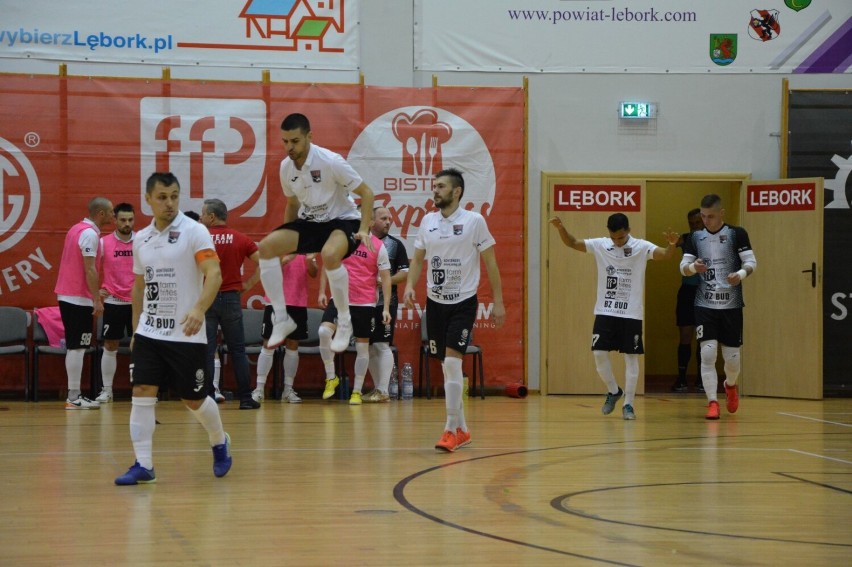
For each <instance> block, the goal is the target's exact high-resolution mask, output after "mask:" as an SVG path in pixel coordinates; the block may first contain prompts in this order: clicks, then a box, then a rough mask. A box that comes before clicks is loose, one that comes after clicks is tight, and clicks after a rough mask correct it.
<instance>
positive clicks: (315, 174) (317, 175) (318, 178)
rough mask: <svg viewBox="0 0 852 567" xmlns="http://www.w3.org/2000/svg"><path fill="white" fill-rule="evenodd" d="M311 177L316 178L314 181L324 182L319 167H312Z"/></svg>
mask: <svg viewBox="0 0 852 567" xmlns="http://www.w3.org/2000/svg"><path fill="white" fill-rule="evenodd" d="M311 179H313V180H314V183H322V172H321V171H320V170H319V169H312V170H311Z"/></svg>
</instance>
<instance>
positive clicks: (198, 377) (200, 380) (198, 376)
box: [193, 368, 204, 392]
mask: <svg viewBox="0 0 852 567" xmlns="http://www.w3.org/2000/svg"><path fill="white" fill-rule="evenodd" d="M203 387H204V369H203V368H199V369H198V370H196V371H195V388H193V391H195V392H200V391H201V388H203Z"/></svg>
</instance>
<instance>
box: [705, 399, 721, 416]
mask: <svg viewBox="0 0 852 567" xmlns="http://www.w3.org/2000/svg"><path fill="white" fill-rule="evenodd" d="M704 419H719V402H717V401H716V400H713V401H712V402H710V404H709V405H708V406H707V414H706V415H705V416H704Z"/></svg>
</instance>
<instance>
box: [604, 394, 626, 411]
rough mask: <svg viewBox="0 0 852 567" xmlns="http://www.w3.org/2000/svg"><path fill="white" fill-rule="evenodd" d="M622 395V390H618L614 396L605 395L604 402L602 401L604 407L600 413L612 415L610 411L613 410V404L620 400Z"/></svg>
mask: <svg viewBox="0 0 852 567" xmlns="http://www.w3.org/2000/svg"><path fill="white" fill-rule="evenodd" d="M623 395H624V390H622V389H621V388H619V389H618V392H617V393H615V394H610V393H609V392H607V393H606V400H605V401H604V405H603V407H602V408H601V413H602V414H604V415H609V414H611V413H612V410H614V409H615V402H617V401H618V400H619V399H621V396H623Z"/></svg>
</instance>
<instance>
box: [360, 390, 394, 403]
mask: <svg viewBox="0 0 852 567" xmlns="http://www.w3.org/2000/svg"><path fill="white" fill-rule="evenodd" d="M364 401H365V402H369V403H371V404H381V403H385V402H389V401H390V396H389V395H387V394H384V393H382V392H381V391H379V390H373V391H372V392H370V393H369V394H367V395H366V396H364Z"/></svg>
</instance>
